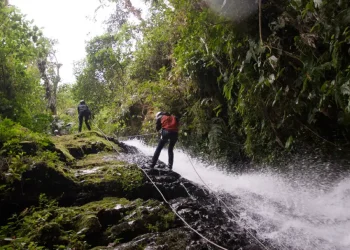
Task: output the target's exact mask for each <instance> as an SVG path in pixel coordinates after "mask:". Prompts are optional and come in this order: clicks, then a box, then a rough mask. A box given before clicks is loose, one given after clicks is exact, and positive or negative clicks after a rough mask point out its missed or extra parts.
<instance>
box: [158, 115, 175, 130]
mask: <svg viewBox="0 0 350 250" xmlns="http://www.w3.org/2000/svg"><path fill="white" fill-rule="evenodd" d="M160 121H161V124H162V128H163V129H165V130H168V131H173V132H177V131H178V130H179V123H178V121H177V119H176V117H175V116H173V115H163V116H162V118H161V120H160Z"/></svg>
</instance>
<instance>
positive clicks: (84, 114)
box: [78, 100, 91, 132]
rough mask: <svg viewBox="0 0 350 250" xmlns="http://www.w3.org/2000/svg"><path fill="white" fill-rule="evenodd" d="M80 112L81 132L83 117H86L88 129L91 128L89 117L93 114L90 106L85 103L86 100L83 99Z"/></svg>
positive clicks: (79, 106)
mask: <svg viewBox="0 0 350 250" xmlns="http://www.w3.org/2000/svg"><path fill="white" fill-rule="evenodd" d="M78 114H79V132H81V128H82V126H83V119H85V125H86V127H87V128H88V130H91V128H90V124H89V119H90V116H91V111H90V109H89V107H88V106H87V105H86V104H85V101H84V100H81V101H80V103H79V105H78Z"/></svg>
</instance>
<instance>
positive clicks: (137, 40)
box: [77, 0, 350, 160]
mask: <svg viewBox="0 0 350 250" xmlns="http://www.w3.org/2000/svg"><path fill="white" fill-rule="evenodd" d="M117 2H118V3H121V2H123V1H117ZM123 11H125V10H123ZM131 13H132V12H131ZM349 14H350V7H349V3H348V2H347V1H337V2H334V1H331V0H324V1H322V2H321V3H320V4H318V5H317V6H316V5H315V2H314V1H313V0H305V1H280V2H278V3H277V2H275V1H267V3H265V4H263V8H262V19H261V20H259V18H258V16H259V15H258V13H253V15H251V16H250V17H247V18H246V19H245V20H244V21H242V22H241V23H239V24H238V23H235V22H234V21H230V20H227V19H224V18H223V17H220V16H219V15H218V14H217V13H214V12H213V11H212V10H211V9H210V8H209V7H208V6H207V5H206V4H204V3H203V1H200V0H196V1H188V0H180V1H178V0H177V1H169V2H167V3H165V2H164V1H157V4H153V5H152V6H151V8H150V18H149V19H147V20H145V21H142V22H141V23H140V24H139V25H138V26H136V27H135V26H130V25H129V24H127V23H124V24H122V25H121V26H120V27H123V28H122V29H121V31H120V32H118V31H115V30H114V29H112V28H110V29H109V30H110V33H108V34H106V35H103V36H101V37H97V38H95V39H93V40H92V41H91V42H90V44H89V45H88V47H87V52H88V57H87V64H86V65H85V66H83V67H82V68H81V70H80V73H79V74H78V79H82V80H78V87H77V89H80V91H81V93H87V94H89V93H90V94H93V93H94V91H93V89H91V90H88V89H89V86H90V83H89V81H91V79H94V80H93V81H94V84H95V85H94V86H95V88H101V91H100V92H99V93H98V95H99V96H98V97H97V96H91V97H89V98H90V99H91V100H94V101H93V102H94V103H96V106H98V107H99V108H98V109H97V111H101V113H99V114H98V115H97V116H98V117H99V125H100V126H103V127H106V128H108V130H109V131H110V132H113V131H117V132H118V133H129V134H133V133H134V134H136V133H137V132H138V131H142V132H150V131H152V130H153V127H152V125H151V124H152V123H153V122H154V121H153V116H154V113H155V112H156V111H158V110H166V111H169V112H171V113H174V114H177V115H180V116H181V117H182V118H181V126H182V131H183V132H186V135H187V136H186V137H185V136H184V137H183V138H182V141H183V142H184V144H188V143H192V144H194V145H196V146H195V148H196V149H197V150H198V151H204V152H208V153H209V154H211V155H212V156H215V157H220V156H228V157H229V158H230V159H231V160H236V159H239V158H241V157H242V152H243V153H244V154H243V155H245V156H250V157H254V158H255V159H273V158H274V156H277V155H279V154H280V153H283V152H289V151H293V150H295V149H296V145H300V144H303V143H307V144H312V145H318V143H319V137H322V138H324V140H327V141H331V142H332V143H336V144H342V143H346V142H347V141H348V140H349V136H350V130H349V124H350V90H349V89H350V87H349V86H350V84H349V81H350V80H349V79H350V64H349V46H348V44H349V41H350V29H349V24H350V20H349V18H348V17H349ZM260 21H261V26H262V34H261V36H262V41H261V40H260V34H259V33H258V31H259V29H258V24H259V22H260ZM131 27H132V28H131ZM126 31H127V32H126ZM135 31H138V32H141V34H142V36H137V35H135ZM131 34H132V35H131ZM130 41H133V42H130ZM130 44H136V46H130ZM112 48H113V49H112ZM125 51H126V52H127V53H126V52H125ZM123 52H125V53H123ZM122 55H124V56H122ZM116 65H117V66H116ZM120 65H122V67H121V66H120ZM115 67H116V68H115ZM111 69H112V72H111ZM96 72H98V75H96V74H95V73H96ZM89 74H90V75H89ZM115 76H117V77H118V81H113V79H115ZM79 77H80V78H79ZM84 77H85V78H84ZM113 77H114V78H113ZM83 79H85V80H83ZM97 83H98V84H97ZM111 83H113V84H117V85H111ZM111 86H118V87H117V88H118V91H117V92H119V93H117V92H115V93H114V94H113V95H110V93H112V92H111V90H109V89H108V87H109V88H110V87H111ZM121 86H122V88H120V87H121ZM85 89H86V90H88V91H85ZM83 90H84V91H85V92H83ZM112 90H113V88H112ZM116 96H118V98H114V97H116ZM94 98H95V99H94ZM95 100H96V101H95ZM102 100H103V101H106V102H104V103H98V102H101V101H102ZM106 105H107V106H106ZM135 106H137V107H139V108H134V109H133V108H132V107H135ZM132 117H138V120H137V122H133V120H132V119H131V118H132ZM140 123H142V126H140ZM103 124H109V125H103ZM130 127H132V128H131V129H130ZM128 128H129V129H128ZM310 129H311V130H312V131H313V132H314V133H310ZM316 135H317V136H316ZM316 138H317V139H316Z"/></svg>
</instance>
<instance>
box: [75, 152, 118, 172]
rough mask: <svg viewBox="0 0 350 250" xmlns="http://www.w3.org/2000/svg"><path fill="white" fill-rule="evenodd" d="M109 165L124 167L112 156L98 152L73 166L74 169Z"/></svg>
mask: <svg viewBox="0 0 350 250" xmlns="http://www.w3.org/2000/svg"><path fill="white" fill-rule="evenodd" d="M110 165H125V163H124V162H121V161H118V160H116V158H115V155H114V154H111V153H109V152H100V153H98V154H89V155H86V156H84V158H83V159H80V160H78V161H77V162H76V164H75V165H74V166H73V167H75V168H89V167H96V166H110Z"/></svg>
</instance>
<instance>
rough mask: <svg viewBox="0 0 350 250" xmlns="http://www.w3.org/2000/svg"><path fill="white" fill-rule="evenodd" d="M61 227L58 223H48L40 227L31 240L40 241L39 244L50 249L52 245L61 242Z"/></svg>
mask: <svg viewBox="0 0 350 250" xmlns="http://www.w3.org/2000/svg"><path fill="white" fill-rule="evenodd" d="M62 235H63V232H62V229H61V227H60V225H59V224H58V223H55V222H53V223H48V224H45V225H44V226H42V227H40V228H39V229H38V231H37V233H36V235H35V236H34V237H33V238H32V240H33V241H36V242H40V245H42V246H45V247H47V248H49V249H52V248H53V246H54V245H57V244H61V243H62V242H61V236H62Z"/></svg>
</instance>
